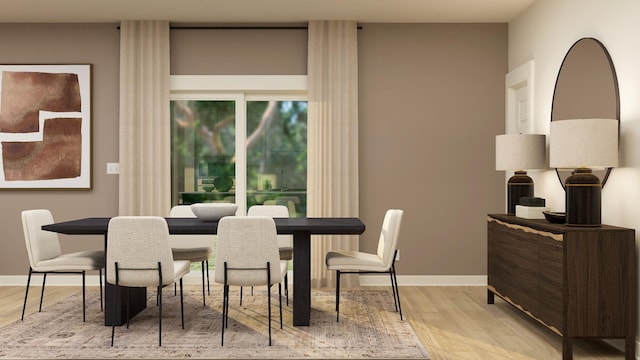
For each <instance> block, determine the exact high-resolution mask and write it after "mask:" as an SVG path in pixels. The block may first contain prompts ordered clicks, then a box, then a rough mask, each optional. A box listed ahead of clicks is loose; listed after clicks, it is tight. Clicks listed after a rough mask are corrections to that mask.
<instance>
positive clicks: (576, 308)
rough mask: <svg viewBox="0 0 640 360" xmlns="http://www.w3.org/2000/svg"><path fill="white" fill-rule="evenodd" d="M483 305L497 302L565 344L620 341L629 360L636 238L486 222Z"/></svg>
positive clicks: (567, 352)
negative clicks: (501, 301) (585, 340)
mask: <svg viewBox="0 0 640 360" xmlns="http://www.w3.org/2000/svg"><path fill="white" fill-rule="evenodd" d="M487 241H488V299H487V302H488V303H489V304H493V302H494V295H498V296H499V297H500V298H502V299H504V300H505V301H507V302H508V303H510V304H511V305H513V306H515V307H516V308H518V309H520V310H521V311H523V312H524V313H526V314H527V315H529V316H530V317H532V318H534V319H536V320H537V321H539V322H540V323H542V324H543V325H545V326H546V327H548V328H549V329H551V330H552V331H554V332H555V333H557V334H559V335H561V336H562V337H563V344H562V358H563V359H564V360H569V359H571V358H572V341H573V339H574V338H600V339H611V338H623V339H625V358H626V359H627V360H635V344H636V319H637V313H636V311H637V289H636V286H637V285H636V284H637V280H636V247H635V231H634V230H633V229H626V228H621V227H615V226H607V225H602V226H600V227H570V226H566V225H561V224H551V223H549V222H547V221H546V220H529V219H523V218H519V217H515V216H513V215H503V214H500V215H497V214H490V215H489V216H488V223H487Z"/></svg>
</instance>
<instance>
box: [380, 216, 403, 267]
mask: <svg viewBox="0 0 640 360" xmlns="http://www.w3.org/2000/svg"><path fill="white" fill-rule="evenodd" d="M402 214H404V211H402V210H397V209H389V210H387V212H386V213H385V215H384V220H383V221H382V230H381V231H380V239H379V241H378V256H379V257H380V259H382V262H383V263H384V265H385V268H386V269H389V268H390V267H391V264H392V263H393V257H394V255H395V252H396V249H397V247H398V234H399V233H400V225H401V223H402Z"/></svg>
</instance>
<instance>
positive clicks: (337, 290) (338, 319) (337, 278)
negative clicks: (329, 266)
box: [336, 270, 340, 322]
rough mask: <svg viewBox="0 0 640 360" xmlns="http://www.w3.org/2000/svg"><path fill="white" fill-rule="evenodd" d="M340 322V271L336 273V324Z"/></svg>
mask: <svg viewBox="0 0 640 360" xmlns="http://www.w3.org/2000/svg"><path fill="white" fill-rule="evenodd" d="M339 321H340V270H337V271H336V322H339Z"/></svg>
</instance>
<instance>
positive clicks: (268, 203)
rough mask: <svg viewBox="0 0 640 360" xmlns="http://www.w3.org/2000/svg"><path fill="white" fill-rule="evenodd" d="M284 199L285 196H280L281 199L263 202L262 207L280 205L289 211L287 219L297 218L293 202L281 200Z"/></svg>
mask: <svg viewBox="0 0 640 360" xmlns="http://www.w3.org/2000/svg"><path fill="white" fill-rule="evenodd" d="M285 197H286V196H281V197H278V198H277V199H275V200H265V202H264V206H273V205H281V206H284V207H286V208H288V210H289V216H288V217H297V216H298V212H297V211H296V204H295V202H293V201H291V200H287V199H282V198H285ZM254 206H260V205H254Z"/></svg>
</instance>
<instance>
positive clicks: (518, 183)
mask: <svg viewBox="0 0 640 360" xmlns="http://www.w3.org/2000/svg"><path fill="white" fill-rule="evenodd" d="M546 167H547V153H546V140H545V136H544V135H541V134H506V135H498V136H496V170H505V171H510V170H515V173H514V175H513V176H512V177H511V178H510V179H509V181H508V182H507V213H509V214H512V215H513V214H515V213H516V205H518V202H519V201H520V198H521V197H532V196H533V180H532V179H531V178H530V177H529V176H528V175H527V170H538V169H545V168H546Z"/></svg>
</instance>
